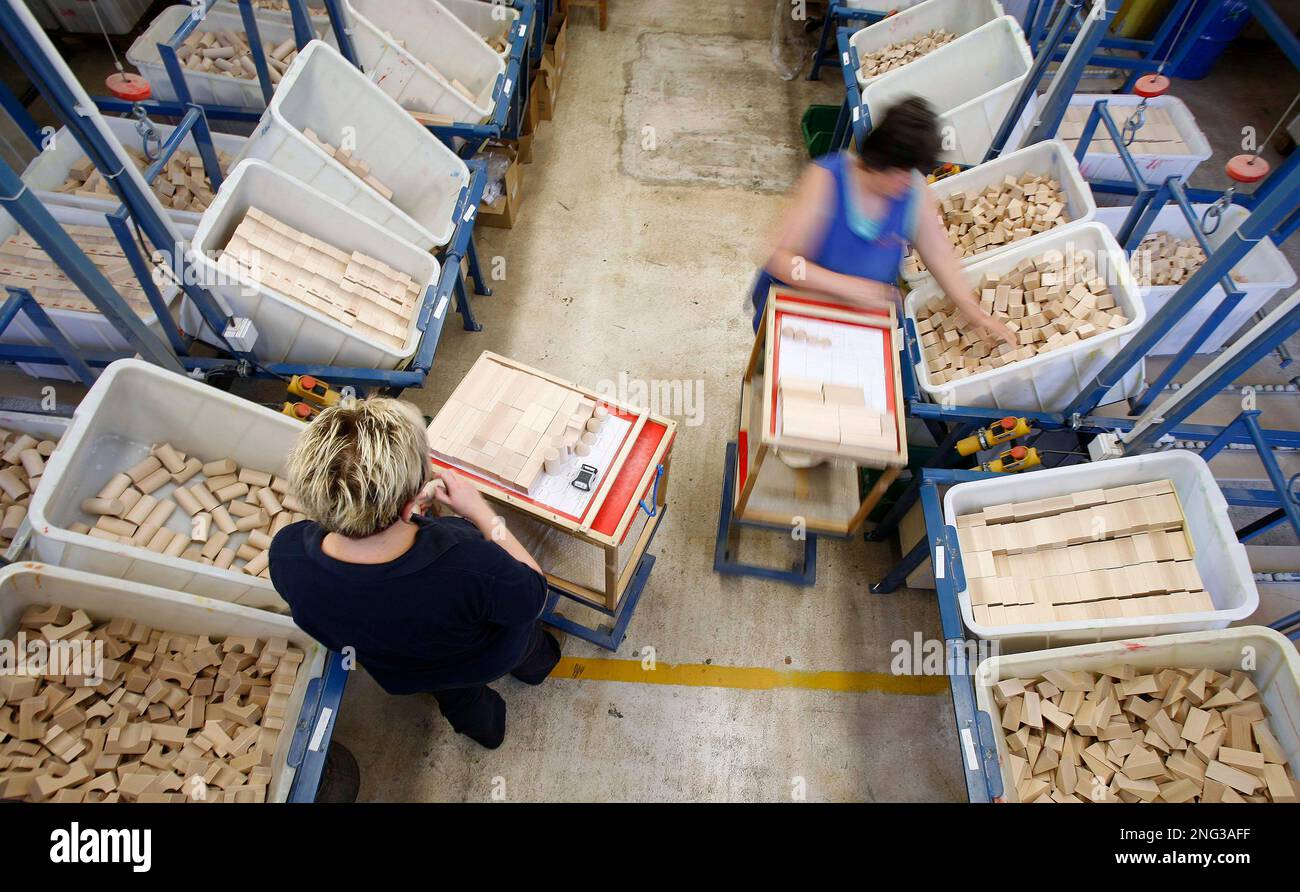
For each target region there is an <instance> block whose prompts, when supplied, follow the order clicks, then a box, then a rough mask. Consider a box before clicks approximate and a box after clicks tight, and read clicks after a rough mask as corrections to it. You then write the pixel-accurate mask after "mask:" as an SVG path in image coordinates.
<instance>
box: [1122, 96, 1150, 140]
mask: <svg viewBox="0 0 1300 892" xmlns="http://www.w3.org/2000/svg"><path fill="white" fill-rule="evenodd" d="M1146 122H1147V101H1146V99H1143V100H1142V101H1141V102H1139V103H1138V104H1137V107H1136V108H1135V109H1134V110H1133V114H1131V115H1129V116H1128V120H1127V121H1125V122H1124V145H1125V146H1131V145H1133V140H1135V139H1137V135H1138V131H1139V130H1141V129H1142V126H1143V125H1144V124H1146Z"/></svg>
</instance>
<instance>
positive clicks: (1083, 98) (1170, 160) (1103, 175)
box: [1070, 93, 1214, 186]
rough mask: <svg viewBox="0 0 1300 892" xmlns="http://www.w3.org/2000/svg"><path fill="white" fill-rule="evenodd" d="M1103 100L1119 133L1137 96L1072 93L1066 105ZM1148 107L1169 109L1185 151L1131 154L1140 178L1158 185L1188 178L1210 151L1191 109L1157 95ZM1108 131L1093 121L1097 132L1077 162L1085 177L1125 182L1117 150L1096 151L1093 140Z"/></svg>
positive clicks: (1089, 105) (1133, 106)
mask: <svg viewBox="0 0 1300 892" xmlns="http://www.w3.org/2000/svg"><path fill="white" fill-rule="evenodd" d="M1101 99H1104V100H1106V106H1107V110H1108V111H1110V116H1111V117H1112V118H1114V119H1115V126H1116V127H1118V128H1119V129H1120V133H1121V134H1123V131H1124V122H1125V121H1126V120H1128V118H1129V115H1131V114H1132V113H1133V110H1134V109H1135V108H1136V107H1137V104H1138V103H1139V102H1141V101H1142V100H1141V98H1140V97H1138V96H1134V95H1132V94H1128V93H1114V94H1112V93H1076V94H1074V96H1072V97H1071V98H1070V105H1072V106H1078V105H1084V106H1087V107H1088V108H1089V110H1091V108H1092V106H1093V105H1094V104H1095V103H1096V102H1097V101H1098V100H1101ZM1148 106H1149V107H1150V108H1162V109H1165V110H1166V111H1168V112H1169V117H1170V118H1172V119H1173V122H1174V126H1175V127H1177V128H1178V135H1179V136H1181V137H1182V139H1183V142H1184V143H1185V144H1186V146H1187V153H1186V154H1182V155H1135V156H1134V157H1133V161H1134V163H1136V164H1137V167H1138V170H1139V171H1141V173H1142V179H1144V180H1145V181H1146V182H1147V183H1150V184H1151V185H1152V186H1159V185H1160V184H1162V183H1163V182H1164V181H1165V180H1167V179H1169V178H1170V177H1182V178H1183V179H1184V180H1187V179H1190V178H1191V176H1192V173H1193V172H1195V170H1196V168H1197V167H1198V166H1200V164H1201V162H1202V161H1208V160H1210V156H1211V155H1213V154H1214V151H1213V150H1212V149H1211V148H1210V141H1209V140H1208V139H1207V138H1206V136H1205V134H1204V133H1203V132H1202V131H1201V128H1200V127H1198V126H1196V118H1194V117H1193V116H1192V113H1191V111H1190V110H1189V109H1188V108H1187V106H1186V104H1184V102H1183V101H1182V100H1181V99H1179V98H1178V97H1177V96H1157V97H1155V98H1154V99H1151V100H1149V101H1148ZM1109 135H1110V132H1109V131H1108V130H1106V126H1105V125H1104V124H1101V123H1098V124H1097V132H1096V134H1094V136H1093V141H1092V143H1091V144H1089V146H1088V153H1087V154H1086V155H1085V156H1084V158H1083V164H1081V165H1080V167H1081V169H1082V170H1083V175H1084V177H1085V178H1086V179H1089V180H1120V181H1122V182H1125V183H1127V182H1129V175H1128V170H1127V168H1125V167H1124V162H1123V161H1122V160H1120V157H1119V155H1118V154H1116V153H1114V152H1100V151H1097V142H1098V140H1099V139H1101V138H1103V137H1109Z"/></svg>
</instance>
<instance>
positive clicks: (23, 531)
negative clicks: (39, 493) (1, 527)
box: [0, 412, 72, 562]
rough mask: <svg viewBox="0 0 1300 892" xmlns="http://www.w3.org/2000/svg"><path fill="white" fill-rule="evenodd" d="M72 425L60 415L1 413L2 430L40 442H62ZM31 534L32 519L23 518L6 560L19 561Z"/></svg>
mask: <svg viewBox="0 0 1300 892" xmlns="http://www.w3.org/2000/svg"><path fill="white" fill-rule="evenodd" d="M71 424H72V419H71V418H61V417H59V416H58V415H38V414H36V413H33V412H0V428H4V429H5V430H7V431H14V432H16V433H20V434H27V435H29V436H32V437H35V438H36V439H38V440H61V439H62V438H63V437H64V435H66V434H67V432H68V427H69V426H70V425H71ZM57 448H58V447H56V449H57ZM31 533H32V527H31V521H30V519H28V518H23V522H22V525H21V526H20V527H19V528H18V534H17V535H16V536H14V537H13V539H12V540H11V541H10V543H9V548H8V549H6V550H5V552H4V559H5V560H7V561H10V562H12V561H16V560H18V559H19V557H20V556H21V555H22V553H23V552H24V551H26V550H27V544H28V542H29V541H30V540H31Z"/></svg>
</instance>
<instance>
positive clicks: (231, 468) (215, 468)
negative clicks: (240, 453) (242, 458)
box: [203, 458, 239, 477]
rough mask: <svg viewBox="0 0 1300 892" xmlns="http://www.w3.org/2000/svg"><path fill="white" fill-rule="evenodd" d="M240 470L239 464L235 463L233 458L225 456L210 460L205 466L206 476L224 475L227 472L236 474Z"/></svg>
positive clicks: (204, 473) (204, 474) (204, 472)
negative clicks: (217, 459)
mask: <svg viewBox="0 0 1300 892" xmlns="http://www.w3.org/2000/svg"><path fill="white" fill-rule="evenodd" d="M238 470H239V465H237V464H235V460H234V459H233V458H223V459H221V460H220V461H210V462H208V463H207V464H205V465H204V466H203V476H204V477H224V476H225V475H226V474H234V473H235V472H237V471H238Z"/></svg>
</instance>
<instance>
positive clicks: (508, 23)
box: [438, 0, 519, 57]
mask: <svg viewBox="0 0 1300 892" xmlns="http://www.w3.org/2000/svg"><path fill="white" fill-rule="evenodd" d="M438 2H439V3H441V4H442V5H443V6H445V7H447V9H448V10H450V11H451V14H452V15H454V16H455V17H456V18H458V19H460V20H461V21H462V22H464V23H465V24H466V25H468V26H469V27H470V28H471V29H472V30H473V31H474V33H475V34H477V35H478V36H479V37H481V38H483V39H484V40H485V41H486V40H490V39H491V38H493V37H497V36H500V35H504V36H505V41H506V46H505V49H503V50H501V53H500V55H501V56H503V57H506V56H509V55H510V38H511V37H512V36H513V33H512V31H511V29H513V27H514V24H515V22H517V21H519V10H517V9H514V8H512V7H509V6H506V5H505V4H504V3H492V2H491V0H438Z"/></svg>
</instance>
